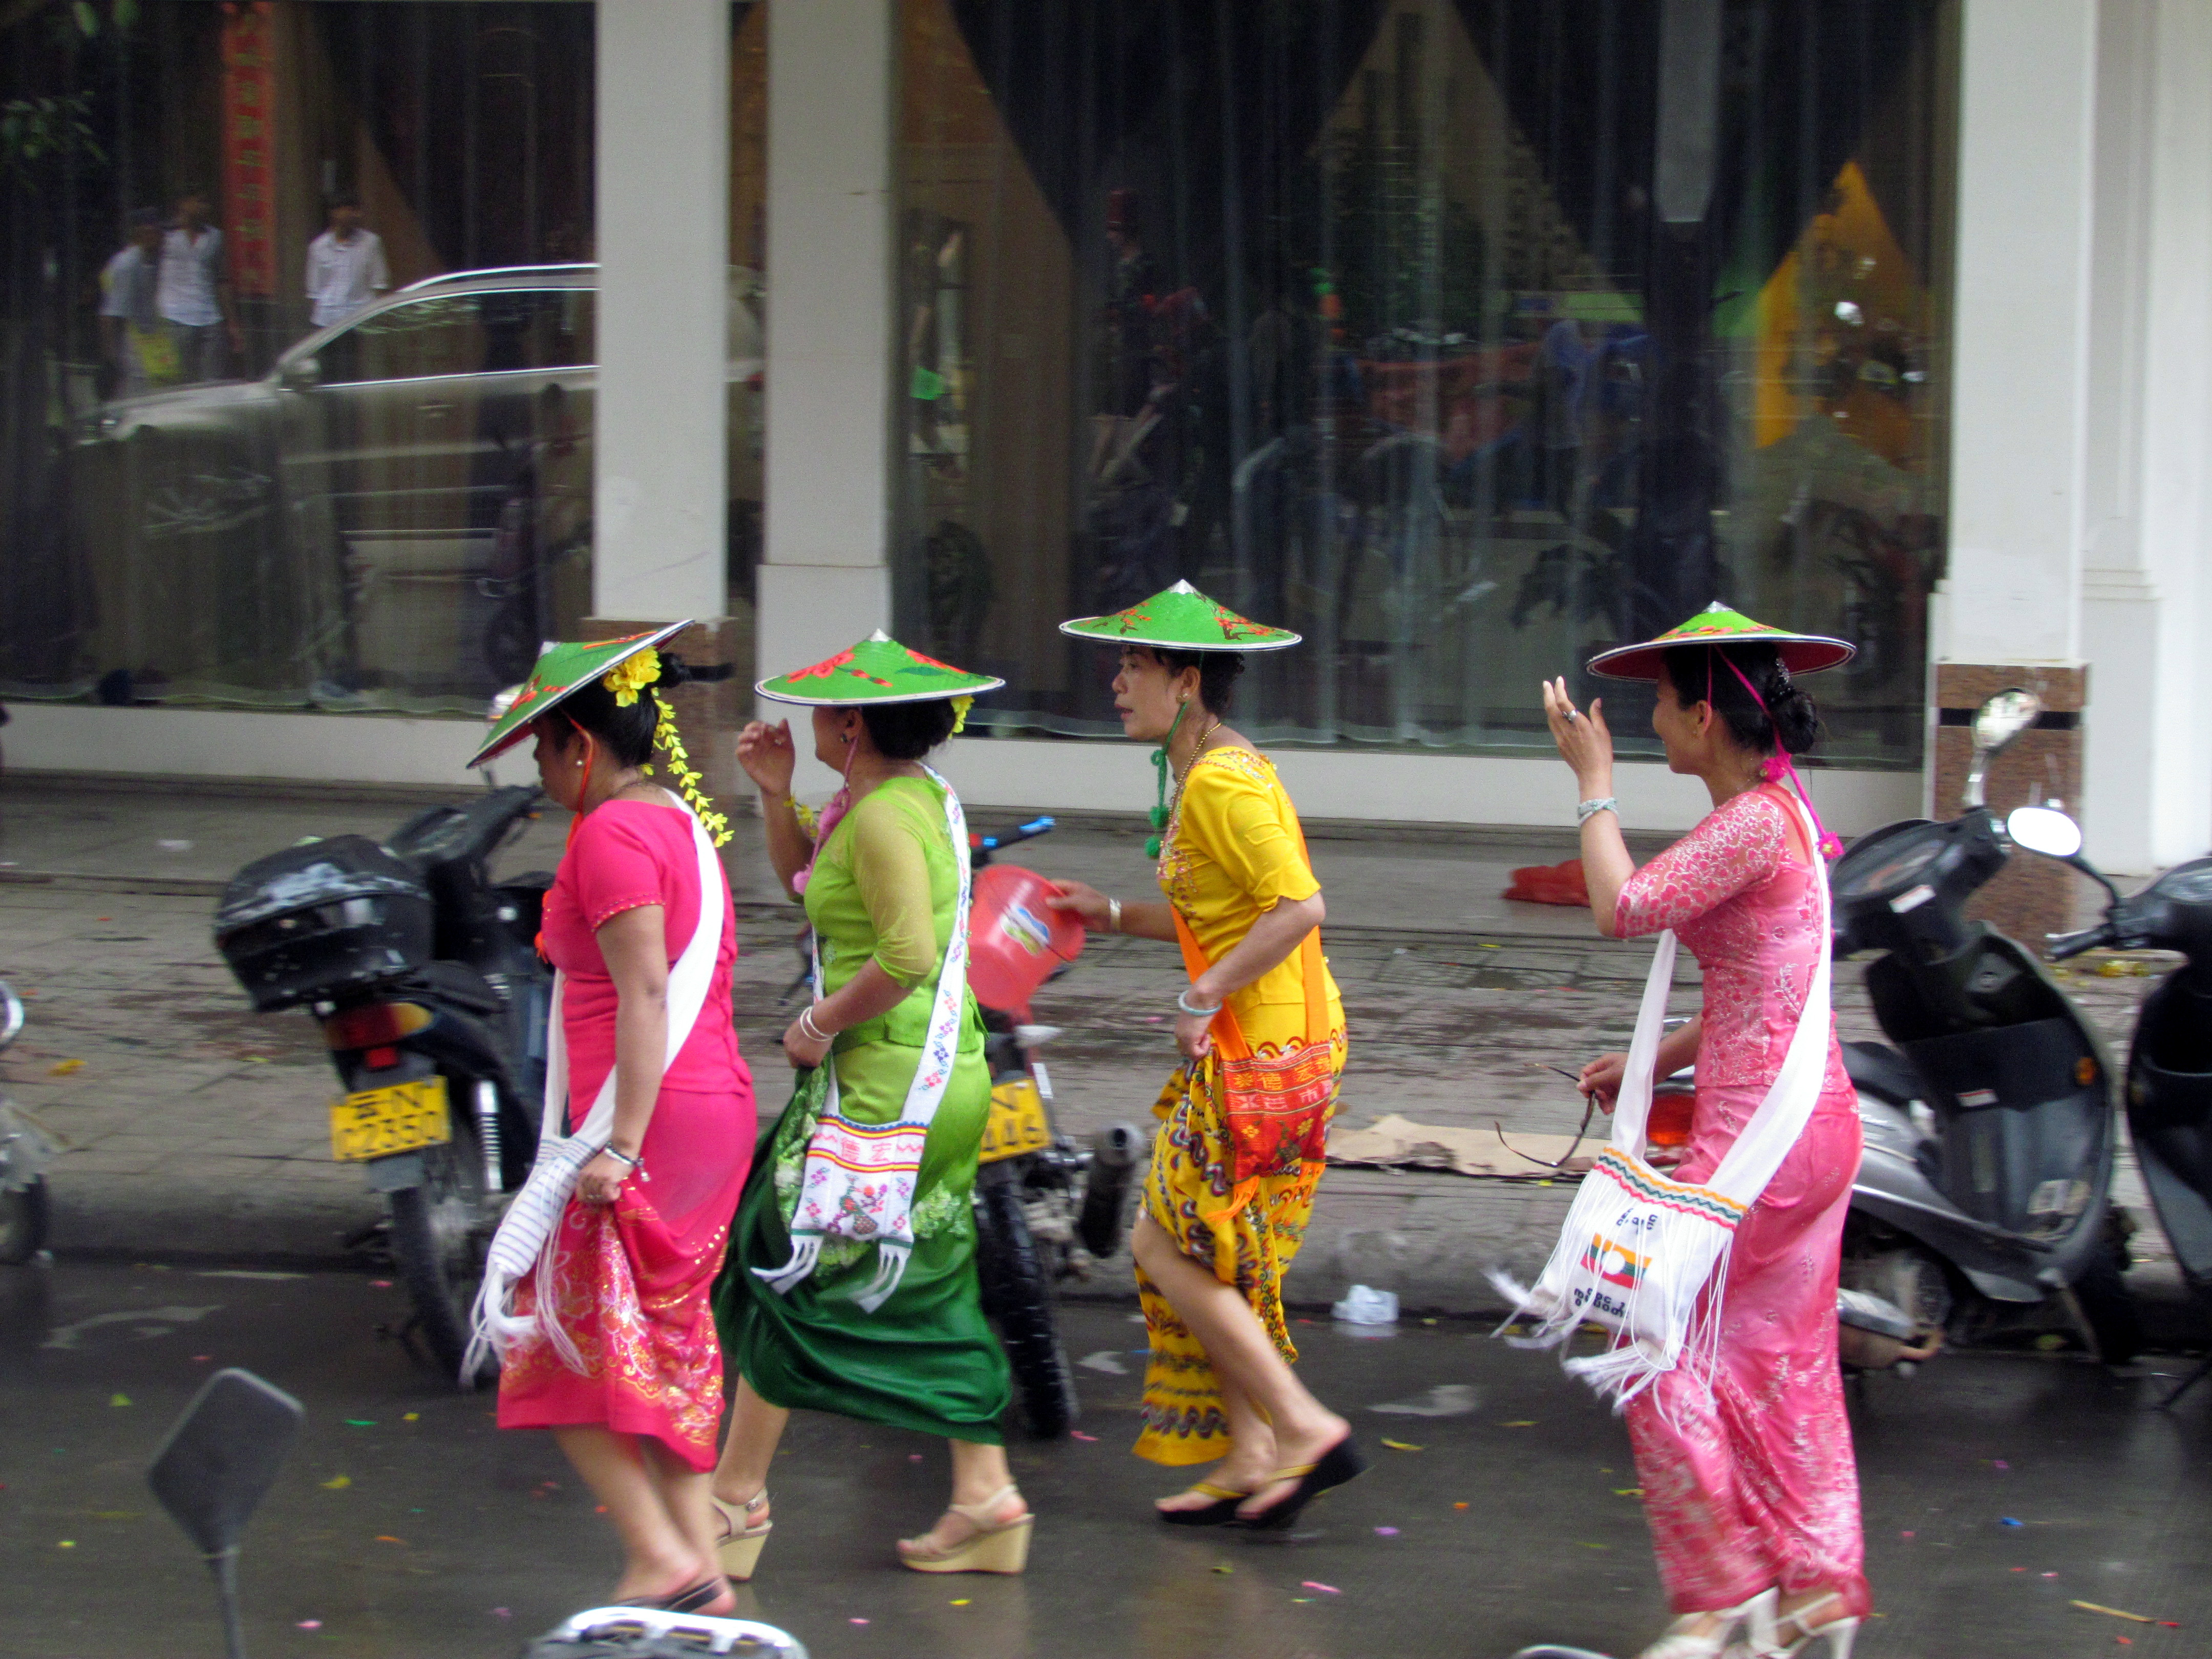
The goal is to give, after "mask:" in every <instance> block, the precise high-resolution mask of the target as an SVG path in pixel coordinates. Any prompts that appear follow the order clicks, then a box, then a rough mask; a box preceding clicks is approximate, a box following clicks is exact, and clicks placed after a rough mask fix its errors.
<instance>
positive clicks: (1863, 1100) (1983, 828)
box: [1831, 690, 2142, 1364]
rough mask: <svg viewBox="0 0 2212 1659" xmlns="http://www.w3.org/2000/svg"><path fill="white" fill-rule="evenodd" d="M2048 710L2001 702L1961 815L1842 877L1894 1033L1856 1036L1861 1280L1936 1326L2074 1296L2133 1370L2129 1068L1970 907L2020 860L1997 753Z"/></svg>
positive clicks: (1839, 925)
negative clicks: (1993, 780) (2004, 812)
mask: <svg viewBox="0 0 2212 1659" xmlns="http://www.w3.org/2000/svg"><path fill="white" fill-rule="evenodd" d="M2041 712H2042V709H2041V705H2040V703H2039V702H2038V700H2037V699H2036V698H2035V696H2033V694H2032V693H2029V692H2027V691H2021V690H2008V691H2004V692H2001V693H1999V694H1998V695H1997V696H1995V697H1992V698H1991V699H1990V701H1989V702H1986V703H1984V704H1983V705H1982V707H1981V708H1980V709H1979V710H1978V712H1977V713H1976V714H1975V715H1974V719H1973V761H1972V766H1971V768H1970V769H1969V772H1968V775H1967V780H1966V790H1965V795H1964V799H1963V801H1962V805H1963V807H1964V809H1965V810H1964V811H1962V812H1961V813H1960V816H1959V817H1955V818H1954V819H1952V820H1950V821H1949V822H1948V823H1932V822H1929V821H1928V820H1925V819H1911V820H1907V821H1905V822H1903V823H1893V824H1890V825H1888V826H1887V827H1886V828H1884V829H1879V830H1876V831H1875V832H1874V833H1873V834H1871V835H1869V836H1864V837H1863V838H1862V839H1861V840H1859V841H1858V842H1857V843H1856V844H1855V845H1854V846H1853V847H1852V848H1851V849H1850V852H1849V853H1848V854H1845V855H1844V858H1843V860H1841V862H1839V863H1838V865H1837V866H1836V868H1835V871H1834V872H1833V875H1832V878H1831V890H1832V894H1833V897H1834V906H1833V911H1834V929H1835V951H1836V954H1837V956H1838V957H1850V956H1856V955H1859V954H1862V953H1864V952H1869V951H1878V952H1880V953H1881V954H1880V955H1879V956H1878V957H1876V958H1875V960H1874V961H1873V962H1871V963H1869V964H1868V967H1867V971H1866V989H1867V994H1868V997H1869V1000H1870V1001H1871V1002H1872V1003H1873V1005H1874V1013H1875V1019H1876V1020H1877V1022H1878V1023H1879V1024H1880V1025H1881V1030H1882V1031H1883V1033H1884V1035H1885V1036H1887V1037H1888V1038H1889V1039H1890V1041H1889V1042H1887V1043H1881V1042H1847V1043H1845V1044H1844V1045H1843V1048H1844V1066H1845V1068H1846V1070H1848V1071H1849V1073H1850V1078H1851V1081H1852V1082H1853V1083H1854V1084H1855V1085H1857V1089H1858V1097H1859V1115H1860V1119H1861V1121H1862V1123H1863V1126H1864V1129H1865V1136H1866V1154H1865V1158H1864V1160H1863V1163H1862V1164H1861V1165H1860V1169H1859V1175H1858V1179H1857V1182H1856V1184H1855V1185H1854V1186H1853V1188H1852V1193H1851V1206H1850V1218H1849V1220H1848V1221H1847V1223H1846V1224H1845V1227H1844V1268H1843V1280H1844V1285H1845V1287H1846V1288H1847V1289H1850V1290H1854V1291H1860V1292H1863V1293H1869V1294H1871V1295H1872V1296H1874V1297H1880V1298H1881V1299H1882V1300H1885V1301H1887V1302H1888V1303H1890V1304H1894V1306H1895V1308H1897V1309H1900V1310H1903V1311H1904V1312H1905V1315H1906V1316H1908V1317H1909V1319H1910V1321H1911V1323H1912V1325H1913V1326H1914V1327H1916V1328H1917V1331H1919V1332H1921V1333H1929V1334H1934V1333H1942V1332H1944V1331H1946V1330H1948V1331H1949V1332H1951V1333H1952V1334H1986V1333H1988V1332H1990V1331H1991V1330H1993V1329H1995V1328H1997V1327H1999V1326H2000V1325H2002V1323H2004V1322H2006V1321H2007V1319H2008V1317H2011V1316H2016V1315H2017V1313H2018V1312H2019V1311H2020V1310H2025V1309H2033V1308H2036V1307H2039V1306H2040V1305H2042V1304H2046V1303H2049V1302H2051V1301H2054V1300H2055V1301H2057V1302H2060V1303H2062V1304H2064V1306H2065V1308H2066V1310H2067V1311H2068V1312H2069V1315H2071V1316H2073V1318H2074V1321H2075V1324H2076V1326H2077V1327H2078V1328H2080V1329H2081V1330H2082V1331H2083V1333H2084V1334H2086V1336H2087V1338H2088V1340H2090V1342H2091V1344H2092V1346H2093V1349H2094V1351H2095V1352H2096V1353H2097V1355H2098V1357H2099V1358H2101V1359H2103V1360H2104V1361H2105V1362H2106V1363H2107V1364H2124V1362H2126V1361H2127V1360H2128V1359H2130V1358H2132V1357H2133V1356H2134V1355H2135V1354H2136V1352H2137V1351H2138V1350H2139V1349H2140V1348H2141V1347H2142V1328H2141V1325H2140V1323H2139V1322H2138V1321H2137V1318H2136V1310H2135V1307H2134V1304H2133V1302H2132V1300H2131V1298H2130V1296H2129V1293H2128V1291H2127V1288H2126V1285H2125V1284H2124V1281H2123V1279H2122V1277H2121V1275H2122V1273H2124V1271H2125V1270H2126V1267H2127V1265H2128V1260H2127V1254H2126V1222H2125V1219H2124V1216H2123V1214H2122V1212H2120V1211H2119V1210H2118V1208H2117V1207H2116V1206H2114V1205H2113V1204H2112V1197H2111V1194H2112V1163H2113V1152H2114V1142H2115V1139H2116V1125H2117V1122H2118V1114H2119V1109H2120V1092H2119V1081H2120V1079H2119V1076H2118V1073H2117V1071H2116V1070H2115V1068H2114V1066H2113V1064H2112V1056H2111V1055H2110V1054H2108V1053H2107V1052H2106V1047H2105V1044H2104V1042H2102V1040H2101V1039H2100V1037H2099V1036H2097V1034H2096V1032H2095V1031H2094V1030H2093V1029H2092V1028H2091V1026H2090V1024H2089V1023H2088V1021H2087V1019H2086V1018H2084V1017H2083V1016H2082V1014H2081V1010H2080V1009H2079V1008H2077V1007H2076V1006H2075V1004H2074V1003H2073V1001H2072V1000H2070V999H2069V998H2068V996H2067V995H2066V994H2065V992H2064V991H2063V990H2062V989H2061V988H2060V987H2059V986H2058V984H2057V981H2055V980H2053V979H2052V978H2051V975H2050V974H2049V973H2048V972H2047V971H2046V970H2045V968H2044V967H2043V965H2042V963H2040V962H2039V961H2038V960H2037V959H2036V957H2034V955H2033V953H2032V952H2030V951H2028V950H2027V949H2026V948H2024V947H2023V946H2021V945H2020V944H2018V943H2016V942H2015V941H2014V940H2013V939H2008V938H2006V937H2005V936H2004V935H2003V934H2002V933H1998V932H1996V930H1995V929H1994V928H1992V927H1990V926H1989V925H1988V924H1987V923H1985V922H1979V921H1967V920H1966V917H1965V915H1964V910H1965V907H1966V901H1967V900H1968V899H1969V898H1970V897H1972V895H1973V894H1974V892H1975V891H1976V890H1978V889H1979V888H1980V887H1982V886H1983V885H1984V884H1986V883H1987V882H1988V881H1989V880H1990V878H1992V877H1993V876H1995V875H1996V873H1997V872H1998V871H1999V870H2001V869H2002V868H2003V867H2004V866H2005V864H2006V862H2007V860H2008V859H2009V858H2010V857H2011V854H2012V849H2013V842H2012V839H2011V838H2010V837H2009V836H2008V834H2007V833H2006V829H2005V825H2004V823H2002V822H2001V821H2000V820H1999V819H1998V818H1997V817H1996V814H1995V813H1993V812H1991V811H1990V809H1989V807H1988V805H1987V803H1986V800H1985V798H1984V780H1985V779H1986V777H1987V775H1988V772H1989V765H1990V761H1991V760H1992V759H1993V758H1994V757H1996V755H1997V754H1999V753H2000V752H2002V750H2004V749H2005V748H2006V747H2008V745H2009V744H2011V743H2013V742H2014V741H2015V739H2016V738H2019V736H2020V735H2021V733H2022V732H2026V731H2027V729H2028V728H2029V727H2030V726H2033V725H2034V724H2035V722H2036V720H2037V719H2038V717H2039V715H2040V714H2041ZM1915 1352H1916V1353H1917V1352H1920V1350H1916V1351H1915Z"/></svg>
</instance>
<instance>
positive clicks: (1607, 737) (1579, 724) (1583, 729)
mask: <svg viewBox="0 0 2212 1659" xmlns="http://www.w3.org/2000/svg"><path fill="white" fill-rule="evenodd" d="M1543 685H1544V719H1545V720H1546V722H1547V724H1548V725H1549V726H1551V728H1552V741H1553V743H1555V744H1559V758H1560V759H1562V760H1564V761H1565V762H1566V763H1567V764H1568V765H1569V766H1571V767H1572V768H1574V771H1575V776H1576V777H1577V779H1578V780H1580V781H1582V783H1583V785H1584V786H1585V787H1584V789H1583V795H1584V796H1585V797H1586V798H1587V797H1589V796H1591V795H1593V794H1602V793H1610V790H1611V785H1612V781H1613V733H1612V732H1610V731H1608V730H1607V727H1606V724H1605V699H1604V698H1602V697H1596V698H1593V699H1592V700H1591V702H1590V706H1589V713H1588V714H1583V713H1582V712H1581V711H1580V710H1578V709H1577V708H1576V707H1575V703H1574V699H1573V698H1571V697H1570V696H1568V695H1567V683H1566V680H1565V678H1559V679H1556V680H1546V681H1545V682H1544V683H1543ZM1597 784H1602V785H1605V786H1606V787H1605V788H1604V789H1597V790H1594V789H1592V788H1591V787H1588V786H1591V785H1597Z"/></svg>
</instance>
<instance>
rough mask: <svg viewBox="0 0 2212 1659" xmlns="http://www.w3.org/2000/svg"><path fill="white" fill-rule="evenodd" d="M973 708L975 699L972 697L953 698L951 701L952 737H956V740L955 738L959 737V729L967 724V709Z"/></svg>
mask: <svg viewBox="0 0 2212 1659" xmlns="http://www.w3.org/2000/svg"><path fill="white" fill-rule="evenodd" d="M974 707H975V698H973V697H955V698H953V700H952V735H953V736H954V737H956V738H957V737H958V736H959V735H960V732H961V728H962V727H963V726H966V725H967V724H968V711H969V709H971V708H974Z"/></svg>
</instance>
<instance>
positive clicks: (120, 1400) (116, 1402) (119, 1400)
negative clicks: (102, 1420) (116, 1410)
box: [107, 1394, 131, 1406]
mask: <svg viewBox="0 0 2212 1659" xmlns="http://www.w3.org/2000/svg"><path fill="white" fill-rule="evenodd" d="M107 1403H108V1404H109V1405H111V1406H127V1405H129V1404H130V1403H131V1396H130V1395H127V1394H114V1395H108V1397H107Z"/></svg>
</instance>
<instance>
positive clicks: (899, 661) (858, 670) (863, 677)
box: [753, 629, 1006, 708]
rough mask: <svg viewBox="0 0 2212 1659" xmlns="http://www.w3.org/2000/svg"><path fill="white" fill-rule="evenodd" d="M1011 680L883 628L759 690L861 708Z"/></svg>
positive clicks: (774, 696)
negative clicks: (954, 661)
mask: <svg viewBox="0 0 2212 1659" xmlns="http://www.w3.org/2000/svg"><path fill="white" fill-rule="evenodd" d="M1004 684H1006V681H1004V680H1001V679H994V678H992V677H991V676H990V675H988V674H971V673H969V671H967V670H966V669H964V668H955V667H954V666H953V665H951V663H948V662H939V661H938V660H937V659H936V658H934V657H925V656H923V655H922V654H921V652H919V651H915V650H913V649H911V648H909V647H906V646H903V645H901V644H900V643H899V642H898V641H896V640H895V639H892V638H891V637H890V635H887V634H885V633H884V631H883V630H882V629H877V630H876V631H875V632H874V633H873V634H872V635H869V636H868V637H867V638H866V639H865V640H862V641H860V643H859V644H858V645H855V646H854V647H851V648H850V649H849V650H845V651H840V652H839V653H837V654H836V656H834V657H825V658H824V659H823V660H822V661H820V662H817V663H816V664H815V665H813V666H812V667H811V668H797V669H793V671H791V672H790V673H788V674H778V675H777V676H776V677H775V678H773V679H767V680H763V681H761V683H760V684H757V685H756V686H754V687H753V690H755V691H757V692H758V693H759V694H760V695H761V696H763V697H767V698H769V700H770V701H772V702H795V703H799V704H802V705H805V706H808V707H812V708H860V707H861V706H862V705H864V704H867V703H878V702H933V701H934V700H936V699H938V698H939V697H972V696H977V695H978V694H979V693H981V692H985V691H995V690H998V689H999V688H1000V686H1002V685H1004Z"/></svg>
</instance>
